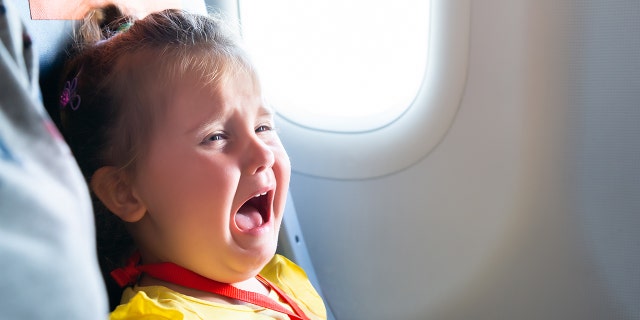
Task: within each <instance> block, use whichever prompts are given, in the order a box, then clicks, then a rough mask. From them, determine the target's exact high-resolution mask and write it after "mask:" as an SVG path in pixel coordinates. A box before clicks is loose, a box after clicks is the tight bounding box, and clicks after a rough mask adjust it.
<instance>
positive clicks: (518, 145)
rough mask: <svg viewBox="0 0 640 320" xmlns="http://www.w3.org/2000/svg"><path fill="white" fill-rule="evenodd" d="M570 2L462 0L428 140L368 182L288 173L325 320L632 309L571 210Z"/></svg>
mask: <svg viewBox="0 0 640 320" xmlns="http://www.w3.org/2000/svg"><path fill="white" fill-rule="evenodd" d="M623 2H624V1H623ZM571 10H573V8H572V7H571V6H570V5H569V4H568V3H567V1H551V0H546V1H535V0H481V1H474V2H473V5H472V13H471V39H470V41H471V45H470V67H469V73H468V81H467V87H466V90H465V92H464V96H463V99H462V102H461V106H460V109H459V112H458V115H457V117H456V120H455V122H454V124H453V126H452V127H451V129H450V131H449V132H448V134H447V136H446V137H445V138H444V140H443V141H442V142H441V143H440V145H439V146H437V147H436V148H435V150H433V151H432V152H431V153H430V154H429V155H428V156H427V157H425V158H424V159H422V160H421V161H420V162H419V163H417V164H415V165H414V166H412V167H410V168H408V169H406V170H404V171H402V172H398V173H396V174H392V175H388V176H385V177H381V178H376V179H369V180H355V181H353V180H351V181H350V180H331V179H323V178H318V177H311V176H307V175H303V174H299V173H296V172H295V171H294V173H293V176H292V184H291V192H292V195H293V197H294V201H295V203H296V208H297V211H298V216H299V219H300V223H301V225H302V229H303V232H304V236H305V239H306V241H307V244H308V247H309V251H310V255H311V258H312V260H313V262H314V265H315V268H316V272H317V276H318V278H319V280H320V282H321V284H322V289H323V291H324V293H325V295H326V297H327V302H328V304H329V305H330V306H331V308H332V310H333V312H334V314H335V316H336V318H337V319H487V320H488V319H578V318H580V319H604V318H609V319H613V318H617V319H637V318H634V317H633V316H631V317H629V313H626V314H625V311H624V310H622V309H620V308H619V305H617V301H616V298H615V297H612V296H611V295H609V292H610V289H609V288H607V284H606V283H605V280H603V275H602V272H601V268H600V267H598V265H596V264H594V260H597V257H596V258H594V254H593V252H592V249H591V248H589V247H588V245H589V243H590V242H589V236H588V234H587V235H585V229H584V223H583V222H584V221H583V220H584V219H583V217H582V216H581V215H580V214H578V213H577V211H576V210H579V207H580V206H581V205H584V203H583V202H580V201H579V200H578V199H579V198H580V197H581V196H584V192H583V193H582V194H581V193H580V190H579V188H578V187H577V186H576V183H577V182H578V181H579V180H580V179H579V177H576V175H579V174H580V172H577V171H576V170H574V168H573V164H574V162H575V160H576V157H579V156H580V154H581V151H580V150H578V149H577V148H578V147H576V145H575V143H579V142H580V140H581V139H582V138H581V137H578V138H576V137H575V135H579V134H582V131H580V130H577V129H575V127H574V126H573V125H572V123H573V122H575V121H576V119H579V118H580V112H581V111H580V110H581V109H580V108H576V107H573V108H570V106H571V102H572V101H573V102H575V100H576V99H575V97H574V96H572V94H573V93H574V92H575V90H574V89H575V86H573V85H571V81H572V80H575V79H570V77H571V76H572V74H571V73H570V71H571V67H572V66H573V67H576V63H575V62H572V60H571V59H572V58H573V57H572V55H573V54H575V52H573V51H572V50H575V48H574V47H572V46H573V44H574V42H573V40H572V39H570V37H569V38H567V37H566V35H570V36H573V35H574V34H573V33H574V32H578V33H579V32H581V31H580V30H578V31H575V30H573V29H571V28H569V26H570V24H571V23H572V22H571V21H573V20H575V19H578V18H580V17H582V16H578V18H576V17H575V13H572V12H571ZM578 14H580V13H578ZM572 19H573V20H572ZM574 25H577V24H576V23H574ZM577 67H578V68H580V67H581V66H577ZM572 90H573V91H572ZM636 97H637V96H636ZM572 99H573V100H572ZM371 143H374V144H375V143H376V142H375V141H371ZM398 143H402V141H398ZM318 147H321V146H318ZM399 156H401V155H399ZM293 166H294V170H295V163H294V164H293ZM635 221H636V222H637V220H635ZM630 290H634V289H633V288H631V289H630ZM627 292H628V291H627Z"/></svg>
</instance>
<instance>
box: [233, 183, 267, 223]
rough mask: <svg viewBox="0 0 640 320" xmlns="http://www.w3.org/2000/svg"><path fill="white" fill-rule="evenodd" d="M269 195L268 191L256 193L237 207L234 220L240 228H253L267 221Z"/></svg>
mask: <svg viewBox="0 0 640 320" xmlns="http://www.w3.org/2000/svg"><path fill="white" fill-rule="evenodd" d="M269 197H270V192H265V193H263V194H258V195H256V196H254V197H253V198H251V199H249V200H247V201H246V202H245V203H244V204H243V205H242V207H240V209H238V212H237V213H236V214H235V222H236V225H237V226H238V228H239V229H240V230H242V231H248V230H253V229H256V228H259V227H260V226H262V225H264V224H265V223H267V222H268V221H269V216H270V215H269Z"/></svg>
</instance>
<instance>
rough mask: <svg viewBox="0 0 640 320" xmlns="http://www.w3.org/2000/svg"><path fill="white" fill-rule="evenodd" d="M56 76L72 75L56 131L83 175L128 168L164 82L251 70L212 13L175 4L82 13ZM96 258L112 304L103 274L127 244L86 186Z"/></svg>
mask: <svg viewBox="0 0 640 320" xmlns="http://www.w3.org/2000/svg"><path fill="white" fill-rule="evenodd" d="M70 56H71V57H70V59H69V61H68V62H67V64H66V67H65V70H66V71H65V73H64V74H65V76H64V77H63V83H66V82H67V81H73V79H76V81H75V82H76V83H77V86H76V88H75V92H73V93H74V94H75V95H77V96H79V97H80V99H79V100H77V102H78V103H79V105H75V107H76V108H69V106H63V107H62V108H61V126H62V128H61V129H62V132H63V134H64V136H65V139H66V140H67V143H68V144H69V146H70V147H71V150H72V151H73V153H74V156H75V157H76V160H77V162H78V165H79V166H80V169H81V171H82V173H83V174H84V176H85V179H86V180H87V182H89V181H90V179H91V177H92V175H93V174H94V173H95V171H96V170H97V169H99V168H100V167H103V166H115V167H118V168H121V169H122V170H128V171H130V170H134V169H135V166H136V161H137V160H138V159H139V157H140V155H141V154H142V153H143V152H144V151H145V150H144V147H143V146H144V142H145V141H146V139H148V137H149V134H150V132H152V131H153V129H154V123H155V121H154V119H155V117H157V116H158V114H161V113H162V110H163V108H162V106H163V104H164V101H166V100H167V98H169V94H170V90H169V89H170V86H171V85H172V84H175V83H176V81H180V78H182V77H185V76H194V75H195V76H199V77H200V79H202V85H203V87H209V88H212V87H215V86H217V85H221V83H222V79H224V78H225V77H226V76H228V75H230V74H232V73H236V72H244V73H247V74H250V75H252V76H255V71H254V70H253V67H252V65H251V63H250V62H249V60H248V59H247V57H246V55H245V53H244V51H243V50H242V49H241V48H240V46H239V45H238V43H237V41H236V40H235V38H234V36H233V33H232V32H231V31H230V29H229V28H228V27H225V26H224V24H222V23H221V20H220V19H219V18H215V17H210V16H204V15H196V14H191V13H187V12H184V11H180V10H165V11H162V12H158V13H153V14H150V15H148V16H147V17H145V18H144V19H141V20H136V19H135V18H134V17H132V16H128V15H125V14H124V13H123V11H122V10H120V9H119V8H118V7H116V6H114V5H109V6H107V7H104V8H101V9H97V10H93V11H91V12H89V13H88V14H87V15H86V17H85V19H84V21H83V23H82V24H81V26H80V27H79V29H78V32H77V34H76V44H75V46H74V48H73V49H72V51H71V55H70ZM92 199H93V203H94V211H95V220H96V233H97V245H98V258H99V262H100V267H101V269H102V272H103V276H104V278H105V282H106V284H107V287H108V289H109V296H110V302H111V306H112V309H113V308H114V307H115V305H117V303H118V302H119V299H120V294H121V292H122V291H121V290H120V288H118V287H117V285H115V283H114V282H113V280H112V279H111V278H110V277H109V273H110V272H111V271H112V270H113V269H115V268H117V267H120V266H122V265H123V264H124V262H125V260H126V258H127V257H128V256H129V255H130V254H131V253H132V251H133V250H134V249H135V246H134V243H133V240H132V238H131V237H130V236H129V235H128V233H127V231H126V228H125V225H124V222H123V221H121V220H120V219H119V218H117V217H116V216H115V215H114V214H112V213H111V212H109V211H108V210H107V209H106V207H105V206H104V205H103V204H102V203H101V202H100V201H99V199H98V198H97V197H96V196H95V194H93V192H92Z"/></svg>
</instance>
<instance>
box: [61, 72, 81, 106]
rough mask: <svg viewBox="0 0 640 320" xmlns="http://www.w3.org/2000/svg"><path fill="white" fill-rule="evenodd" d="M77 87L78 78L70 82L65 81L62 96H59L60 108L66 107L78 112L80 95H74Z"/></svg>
mask: <svg viewBox="0 0 640 320" xmlns="http://www.w3.org/2000/svg"><path fill="white" fill-rule="evenodd" d="M77 87H78V77H75V78H73V80H71V81H70V82H69V81H67V83H65V85H64V89H63V90H62V94H61V95H60V106H61V107H63V108H64V107H66V106H67V105H69V106H70V108H71V110H78V108H79V107H80V101H81V99H80V95H79V94H77V93H76V88H77Z"/></svg>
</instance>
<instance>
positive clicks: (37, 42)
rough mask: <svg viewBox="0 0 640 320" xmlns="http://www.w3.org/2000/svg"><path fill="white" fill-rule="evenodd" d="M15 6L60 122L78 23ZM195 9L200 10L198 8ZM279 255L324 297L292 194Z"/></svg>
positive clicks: (46, 98)
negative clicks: (63, 78) (63, 77)
mask: <svg viewBox="0 0 640 320" xmlns="http://www.w3.org/2000/svg"><path fill="white" fill-rule="evenodd" d="M14 2H15V3H14V5H15V6H16V8H17V9H18V11H19V12H20V15H21V18H22V20H23V22H24V23H25V24H26V28H27V30H28V32H29V34H30V36H31V40H32V42H33V43H34V46H35V50H36V52H37V54H38V57H39V73H40V74H39V78H40V81H39V83H40V89H41V93H42V100H43V103H44V105H45V108H47V109H48V111H49V114H50V116H51V118H52V120H53V121H54V122H58V120H59V115H58V112H57V111H56V110H54V109H53V108H57V106H58V102H57V101H58V99H59V81H60V79H59V75H60V74H61V72H62V67H63V63H64V60H65V57H66V54H67V51H66V50H67V48H68V47H69V45H70V44H71V40H72V35H73V29H74V25H75V21H73V20H33V19H31V11H30V7H29V1H27V0H19V1H14ZM204 4H205V1H202V7H204ZM194 7H197V5H196V6H194ZM223 9H224V8H223ZM278 253H279V254H282V255H284V256H286V257H287V258H289V259H291V260H292V261H294V262H295V263H296V264H298V265H299V266H300V267H302V268H303V269H304V270H305V272H306V273H307V276H308V277H309V280H310V281H311V282H312V284H313V285H314V287H315V288H316V289H317V290H318V292H319V293H320V294H321V295H322V290H321V288H320V284H319V282H318V279H317V277H316V274H315V271H314V268H313V264H312V262H311V259H310V256H309V253H308V251H307V247H306V244H305V242H304V237H303V236H302V231H301V229H300V225H299V223H298V218H297V214H296V211H295V207H294V204H293V200H292V198H291V194H289V196H288V197H287V205H286V209H285V214H284V217H283V221H282V227H281V231H280V238H279V243H278ZM327 313H328V316H329V319H334V317H333V315H332V314H331V311H330V310H329V307H328V306H327Z"/></svg>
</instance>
